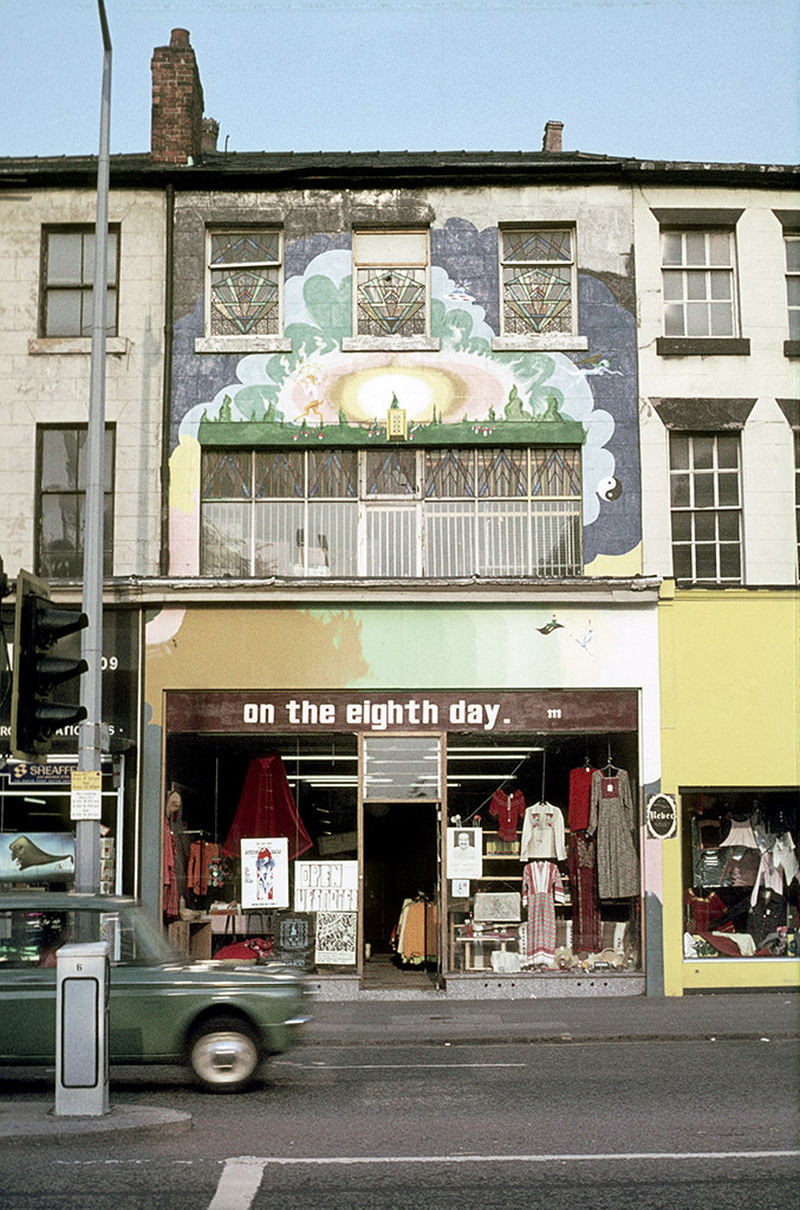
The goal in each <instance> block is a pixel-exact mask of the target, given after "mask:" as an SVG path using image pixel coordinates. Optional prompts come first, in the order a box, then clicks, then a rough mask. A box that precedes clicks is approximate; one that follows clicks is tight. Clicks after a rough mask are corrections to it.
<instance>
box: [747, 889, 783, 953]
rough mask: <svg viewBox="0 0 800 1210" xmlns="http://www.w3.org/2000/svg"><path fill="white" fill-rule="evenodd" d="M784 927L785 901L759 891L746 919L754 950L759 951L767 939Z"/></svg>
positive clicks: (766, 892)
mask: <svg viewBox="0 0 800 1210" xmlns="http://www.w3.org/2000/svg"><path fill="white" fill-rule="evenodd" d="M785 925H786V900H785V899H784V897H783V895H776V894H774V892H772V891H764V890H761V891H759V893H758V899H757V900H756V903H755V904H754V905H753V906H751V908H750V912H749V914H748V917H747V931H748V932H749V933H750V935H751V937H752V938H753V941H754V942H755V945H756V949H757V950H759V949H761V947H762V945H763V944H764V942H765V941H766V939H767V937H769V936H770V934H772V933H775V932H777V930H778V929H779V928H783V927H785Z"/></svg>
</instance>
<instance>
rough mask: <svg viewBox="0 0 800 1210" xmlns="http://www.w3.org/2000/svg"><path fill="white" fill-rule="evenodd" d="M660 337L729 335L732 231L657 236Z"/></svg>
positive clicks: (733, 319) (733, 325)
mask: <svg viewBox="0 0 800 1210" xmlns="http://www.w3.org/2000/svg"><path fill="white" fill-rule="evenodd" d="M661 253H662V258H661V264H662V269H661V276H662V282H663V288H664V334H665V336H734V335H735V334H736V331H737V323H738V321H737V315H736V282H735V273H734V241H733V232H732V231H727V230H716V231H715V230H688V231H677V230H671V231H670V230H667V231H662V233H661Z"/></svg>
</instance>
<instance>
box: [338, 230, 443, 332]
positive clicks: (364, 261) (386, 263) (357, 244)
mask: <svg viewBox="0 0 800 1210" xmlns="http://www.w3.org/2000/svg"><path fill="white" fill-rule="evenodd" d="M394 237H396V238H397V244H398V252H397V253H396V254H394V255H391V254H390V255H385V256H378V257H376V256H375V254H374V253H371V252H370V250H369V244H370V242H371V241H372V240H374V241H376V242H377V241H378V240H381V241H383V242H384V243H385V244H387V245H390V244H391V242H392V240H393V238H394ZM403 237H406V240H407V241H409V242H410V241H412V240H414V239H417V240H418V239H423V240H424V252H423V254H422V255H417V256H414V255H413V253H412V254H411V255H409V254H408V251H406V252H405V254H404V250H403V248H402V240H403ZM392 269H398V270H400V269H409V270H414V271H415V272H418V271H420V270H421V271H422V274H423V277H424V290H425V303H424V331H423V332H421V333H413V334H404V333H403V332H402V331H400V332H394V333H392V332H382V333H372V332H361V331H360V330H359V323H360V318H359V306H358V296H359V273H360V271H364V270H392ZM352 325H353V329H352V330H353V335H352V336H348V337H345V338H344V339H343V340H342V350H343V352H345V353H357V352H364V351H369V350H371V349H379V350H392V349H405V350H417V351H422V352H438V350H439V341H438V340H436V339H434V338H433V337H432V336H431V250H430V229H429V228H428V227H410V226H409V227H358V228H355V229H354V230H353V275H352Z"/></svg>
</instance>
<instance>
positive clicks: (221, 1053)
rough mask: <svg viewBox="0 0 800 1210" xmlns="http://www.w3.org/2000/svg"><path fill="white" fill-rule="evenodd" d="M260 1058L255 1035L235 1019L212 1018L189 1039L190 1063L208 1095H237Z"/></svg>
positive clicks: (256, 1066) (250, 1078) (253, 1073)
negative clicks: (219, 1093) (209, 1093)
mask: <svg viewBox="0 0 800 1210" xmlns="http://www.w3.org/2000/svg"><path fill="white" fill-rule="evenodd" d="M260 1061H261V1055H260V1053H259V1046H258V1042H257V1041H256V1038H255V1035H254V1033H253V1031H252V1029H250V1027H249V1026H248V1025H246V1024H245V1022H243V1021H240V1020H238V1018H236V1017H214V1018H213V1019H211V1020H209V1021H204V1022H203V1024H202V1025H201V1026H200V1027H199V1028H198V1029H197V1030H196V1031H195V1033H194V1034H193V1035H192V1039H191V1042H190V1044H189V1063H190V1065H191V1068H192V1071H193V1072H194V1075H195V1077H196V1078H197V1079H198V1080H199V1081H200V1083H201V1084H203V1085H204V1086H205V1087H206V1088H207V1089H209V1090H210V1091H211V1092H238V1091H239V1090H240V1089H241V1088H244V1087H246V1085H247V1084H249V1083H250V1081H251V1080H252V1078H253V1076H254V1075H255V1073H256V1070H257V1068H258V1065H259V1062H260Z"/></svg>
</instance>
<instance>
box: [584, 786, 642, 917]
mask: <svg viewBox="0 0 800 1210" xmlns="http://www.w3.org/2000/svg"><path fill="white" fill-rule="evenodd" d="M634 828H635V820H634V814H633V799H632V798H631V786H630V779H629V777H628V774H627V771H626V770H625V769H617V770H616V772H615V773H614V774H613V775H608V774H606V773H603V772H602V771H601V770H597V771H596V772H595V773H594V774H593V775H592V802H591V809H590V813H589V827H588V828H587V832H588V833H589V834H590V835H596V836H597V888H598V891H599V893H600V898H601V899H626V898H629V897H631V896H633V895H638V894H639V858H638V855H637V853H636V845H635V842H634Z"/></svg>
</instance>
